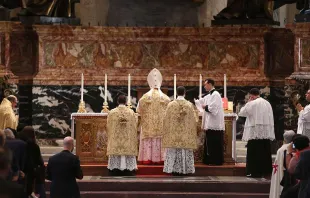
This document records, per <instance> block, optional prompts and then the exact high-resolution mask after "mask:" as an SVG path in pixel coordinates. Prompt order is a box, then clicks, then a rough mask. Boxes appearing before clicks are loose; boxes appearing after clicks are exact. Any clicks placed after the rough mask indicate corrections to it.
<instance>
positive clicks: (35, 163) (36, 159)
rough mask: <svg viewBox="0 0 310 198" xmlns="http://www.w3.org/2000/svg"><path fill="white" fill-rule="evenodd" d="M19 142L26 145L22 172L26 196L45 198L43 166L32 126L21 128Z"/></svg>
mask: <svg viewBox="0 0 310 198" xmlns="http://www.w3.org/2000/svg"><path fill="white" fill-rule="evenodd" d="M21 140H23V141H24V142H25V143H26V160H25V166H24V171H23V172H24V173H25V175H26V192H27V195H28V196H32V197H38V196H39V197H40V198H44V197H45V196H46V195H45V187H44V184H45V166H44V162H43V158H42V155H41V150H40V147H39V145H38V144H37V141H36V136H35V131H34V129H33V127H32V126H25V127H24V128H23V130H22V131H21Z"/></svg>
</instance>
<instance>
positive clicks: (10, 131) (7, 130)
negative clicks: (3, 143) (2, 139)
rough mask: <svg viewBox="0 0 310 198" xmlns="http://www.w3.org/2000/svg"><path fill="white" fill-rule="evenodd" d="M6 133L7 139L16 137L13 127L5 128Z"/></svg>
mask: <svg viewBox="0 0 310 198" xmlns="http://www.w3.org/2000/svg"><path fill="white" fill-rule="evenodd" d="M4 134H5V136H6V138H7V139H15V135H14V133H13V131H12V130H11V129H4Z"/></svg>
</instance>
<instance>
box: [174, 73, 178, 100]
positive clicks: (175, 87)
mask: <svg viewBox="0 0 310 198" xmlns="http://www.w3.org/2000/svg"><path fill="white" fill-rule="evenodd" d="M173 81H174V83H173V90H174V95H173V96H174V99H177V75H176V74H174V78H173Z"/></svg>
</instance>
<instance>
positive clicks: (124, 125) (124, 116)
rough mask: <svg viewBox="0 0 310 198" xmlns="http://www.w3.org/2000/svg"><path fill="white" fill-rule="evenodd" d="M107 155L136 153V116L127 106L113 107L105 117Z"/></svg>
mask: <svg viewBox="0 0 310 198" xmlns="http://www.w3.org/2000/svg"><path fill="white" fill-rule="evenodd" d="M107 132H108V148H107V155H137V154H138V146H137V145H138V138H137V116H136V115H135V113H134V112H133V111H132V110H131V109H129V108H127V107H125V106H124V107H117V108H115V109H113V110H112V111H111V112H110V113H109V114H108V118H107Z"/></svg>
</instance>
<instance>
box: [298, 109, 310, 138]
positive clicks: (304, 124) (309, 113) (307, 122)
mask: <svg viewBox="0 0 310 198" xmlns="http://www.w3.org/2000/svg"><path fill="white" fill-rule="evenodd" d="M297 133H298V134H303V135H306V136H307V137H309V138H310V105H307V106H306V107H305V108H304V110H302V111H300V112H299V117H298V128H297Z"/></svg>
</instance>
